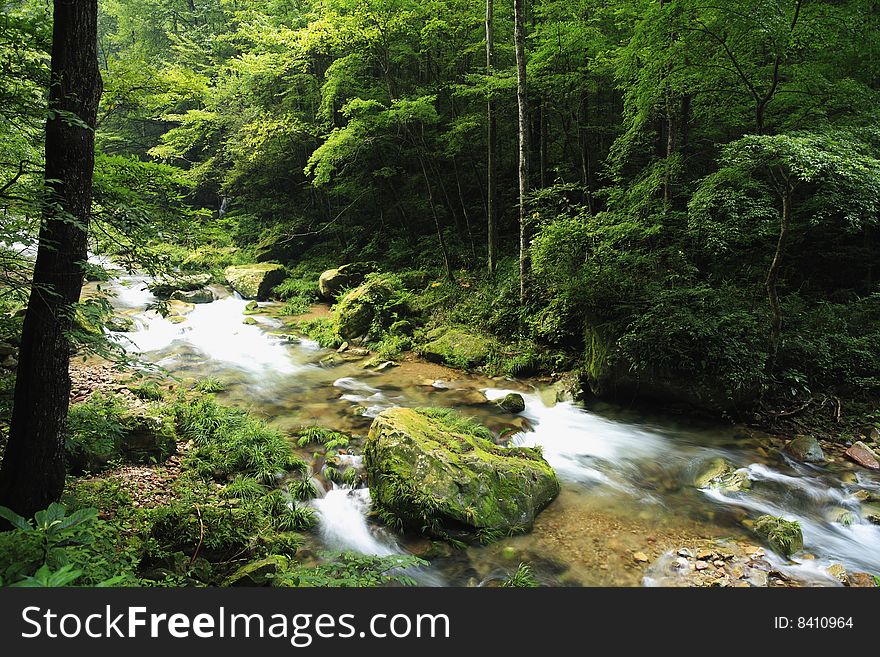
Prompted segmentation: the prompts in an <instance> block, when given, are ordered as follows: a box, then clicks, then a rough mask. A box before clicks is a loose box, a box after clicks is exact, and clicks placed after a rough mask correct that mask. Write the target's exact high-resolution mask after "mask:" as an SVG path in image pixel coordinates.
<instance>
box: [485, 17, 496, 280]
mask: <svg viewBox="0 0 880 657" xmlns="http://www.w3.org/2000/svg"><path fill="white" fill-rule="evenodd" d="M494 1H495V0H486V75H487V76H491V75H493V74H494V72H495V24H494V8H493V3H494ZM486 124H487V126H488V127H487V131H488V134H487V135H486V141H487V143H488V152H487V153H486V168H487V174H486V191H487V198H486V232H487V242H488V261H487V264H488V267H489V273H490V274H491V273H493V272H494V271H495V267H496V266H497V264H498V254H497V253H496V248H497V244H498V238H497V236H496V233H497V215H498V208H497V198H498V192H497V190H496V188H497V185H498V171H497V166H498V165H497V162H496V160H497V151H498V146H497V144H498V126H497V125H496V120H495V98H494V97H493V94H492V92H491V91H489V97H488V100H487V101H486Z"/></svg>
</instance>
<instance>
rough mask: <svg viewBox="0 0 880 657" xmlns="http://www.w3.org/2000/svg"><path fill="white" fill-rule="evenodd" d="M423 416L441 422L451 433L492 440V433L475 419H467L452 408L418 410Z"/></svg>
mask: <svg viewBox="0 0 880 657" xmlns="http://www.w3.org/2000/svg"><path fill="white" fill-rule="evenodd" d="M416 410H417V411H418V412H419V413H421V414H422V415H425V416H427V417H430V418H434V419H435V420H440V421H441V422H442V423H443V424H444V425H445V426H446V427H448V428H449V430H450V431H453V432H456V433H463V434H467V435H468V436H473V437H474V438H481V439H483V440H489V441H491V440H492V432H491V431H489V429H487V428H486V427H485V426H483V425H482V424H480V423H479V422H478V421H477V420H475V419H473V418H466V417H463V416H462V415H460V414H459V413H458V412H457V411H455V410H453V409H451V408H417V409H416Z"/></svg>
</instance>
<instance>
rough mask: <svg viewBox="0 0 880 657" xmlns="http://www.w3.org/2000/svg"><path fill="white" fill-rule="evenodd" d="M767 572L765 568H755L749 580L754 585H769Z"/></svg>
mask: <svg viewBox="0 0 880 657" xmlns="http://www.w3.org/2000/svg"><path fill="white" fill-rule="evenodd" d="M767 579H768V578H767V573H765V572H764V571H763V570H753V571H752V572H751V573H749V582H750V583H751V584H752V586H767Z"/></svg>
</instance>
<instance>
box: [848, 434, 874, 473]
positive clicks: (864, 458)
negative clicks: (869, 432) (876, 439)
mask: <svg viewBox="0 0 880 657" xmlns="http://www.w3.org/2000/svg"><path fill="white" fill-rule="evenodd" d="M844 453H845V454H846V455H847V456H848V457H849V458H850V459H851V460H852V461H855V462H856V463H858V464H859V465H860V466H862V467H863V468H868V469H869V470H880V460H878V457H877V454H876V453H875V452H874V450H872V449H871V448H870V447H868V446H867V445H866V444H865V443H863V442H862V441H861V440H859V441H857V442H855V443H853V445H852V447H850V448H849V449H848V450H846V452H844Z"/></svg>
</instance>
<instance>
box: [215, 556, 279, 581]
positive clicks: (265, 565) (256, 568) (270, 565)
mask: <svg viewBox="0 0 880 657" xmlns="http://www.w3.org/2000/svg"><path fill="white" fill-rule="evenodd" d="M288 563H289V561H288V559H287V557H285V556H283V555H280V554H271V555H269V556H268V557H264V558H263V559H258V560H257V561H252V562H251V563H249V564H245V565H244V566H242V567H241V568H239V569H238V570H236V571H235V572H234V573H232V574H231V575H230V576H229V577H227V578H226V580H224V582H223V586H266V585H267V584H268V583H269V582H270V579H271V578H270V575H276V574H278V573H281V572H283V571H284V570H286V569H287V566H288Z"/></svg>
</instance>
